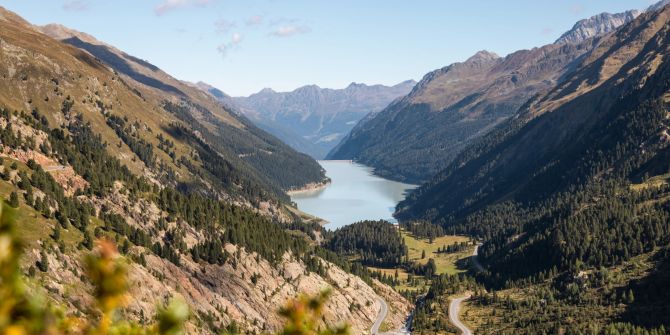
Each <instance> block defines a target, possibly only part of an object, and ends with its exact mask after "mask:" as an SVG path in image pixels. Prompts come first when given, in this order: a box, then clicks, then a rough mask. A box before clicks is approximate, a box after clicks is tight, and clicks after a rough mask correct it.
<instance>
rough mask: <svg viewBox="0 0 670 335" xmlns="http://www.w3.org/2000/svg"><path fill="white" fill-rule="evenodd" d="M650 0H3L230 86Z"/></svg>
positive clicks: (544, 27)
mask: <svg viewBox="0 0 670 335" xmlns="http://www.w3.org/2000/svg"><path fill="white" fill-rule="evenodd" d="M651 3H652V1H650V0H566V1H559V0H554V1H549V0H507V1H501V0H488V1H485V0H468V1H453V0H336V1H326V0H114V1H110V0H0V5H2V6H4V7H5V8H7V9H9V10H12V11H15V12H17V13H18V14H19V15H21V16H23V17H24V18H26V19H27V20H29V21H30V22H32V23H34V24H39V25H42V24H47V23H61V24H63V25H66V26H69V27H71V28H74V29H77V30H80V31H83V32H86V33H89V34H91V35H94V36H95V37H97V38H98V39H100V40H102V41H105V42H107V43H110V44H112V45H114V46H116V47H118V48H119V49H121V50H124V51H126V52H127V53H129V54H132V55H134V56H137V57H140V58H143V59H146V60H148V61H149V62H151V63H153V64H155V65H157V66H159V67H160V68H162V69H163V70H165V71H167V72H168V73H170V74H171V75H173V76H175V77H177V78H179V79H183V80H188V81H199V80H202V81H205V82H208V83H210V84H212V85H214V86H216V87H218V88H220V89H222V90H223V91H225V92H227V93H228V94H232V95H247V94H250V93H253V92H256V91H258V90H260V89H262V88H264V87H271V88H273V89H275V90H278V91H286V90H292V89H294V88H296V87H299V86H303V85H306V84H317V85H319V86H321V87H332V88H341V87H345V86H346V85H348V84H349V83H351V82H364V83H368V84H377V83H381V84H394V83H397V82H400V81H403V80H406V79H416V80H418V79H420V78H421V77H422V76H423V75H424V74H425V73H427V72H429V71H431V70H434V69H436V68H440V67H442V66H445V65H448V64H450V63H453V62H457V61H462V60H464V59H466V58H467V57H468V56H470V55H472V54H473V53H475V52H476V51H478V50H482V49H487V50H490V51H494V52H496V53H498V54H499V55H506V54H508V53H510V52H513V51H515V50H519V49H526V48H532V47H534V46H540V45H543V44H547V43H550V42H552V41H553V40H555V39H556V38H557V37H558V36H560V35H561V33H562V32H564V31H565V30H568V29H569V28H570V27H572V25H573V24H574V23H575V22H576V21H578V20H579V19H582V18H586V17H589V16H591V15H594V14H597V13H600V12H604V11H607V12H620V11H623V10H627V9H642V8H645V7H647V6H648V5H650V4H651Z"/></svg>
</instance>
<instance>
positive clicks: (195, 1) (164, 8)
mask: <svg viewBox="0 0 670 335" xmlns="http://www.w3.org/2000/svg"><path fill="white" fill-rule="evenodd" d="M212 2H214V0H163V2H161V4H159V5H158V6H156V8H155V9H154V12H155V13H156V15H158V16H160V15H163V14H165V13H167V12H169V11H171V10H175V9H179V8H185V7H191V6H200V7H204V6H207V5H209V4H210V3H212Z"/></svg>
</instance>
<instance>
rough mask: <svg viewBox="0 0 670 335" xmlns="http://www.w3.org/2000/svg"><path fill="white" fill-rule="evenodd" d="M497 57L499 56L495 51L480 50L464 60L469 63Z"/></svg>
mask: <svg viewBox="0 0 670 335" xmlns="http://www.w3.org/2000/svg"><path fill="white" fill-rule="evenodd" d="M498 58H500V56H498V54H496V53H495V52H492V51H488V50H480V51H477V53H475V54H474V55H472V56H470V58H468V59H467V60H466V61H465V62H466V63H471V62H475V61H492V60H496V59H498Z"/></svg>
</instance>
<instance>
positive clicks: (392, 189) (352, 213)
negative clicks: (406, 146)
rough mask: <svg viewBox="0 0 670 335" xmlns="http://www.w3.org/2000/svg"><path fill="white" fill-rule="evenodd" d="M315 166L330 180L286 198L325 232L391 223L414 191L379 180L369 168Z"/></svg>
mask: <svg viewBox="0 0 670 335" xmlns="http://www.w3.org/2000/svg"><path fill="white" fill-rule="evenodd" d="M318 162H319V164H321V166H322V167H323V168H324V170H325V171H326V175H327V176H328V178H330V180H329V181H328V182H321V183H313V184H310V185H307V186H306V187H303V188H302V189H300V190H292V191H291V192H290V193H289V195H290V196H291V201H292V202H293V203H295V204H296V206H297V207H298V208H299V210H300V211H302V212H304V213H308V214H310V215H311V216H314V217H318V218H321V219H322V220H323V222H321V224H322V225H323V226H324V228H326V229H328V230H336V229H338V228H341V227H344V226H346V225H349V224H352V223H355V222H359V221H363V220H388V221H390V222H394V221H396V220H395V218H393V212H394V211H395V206H396V205H397V204H398V202H400V201H401V200H403V199H404V198H405V196H406V192H407V191H408V190H409V189H413V188H415V187H416V186H415V185H410V184H404V183H399V182H396V181H392V180H388V179H384V178H383V177H379V176H377V175H375V174H374V170H373V169H372V168H371V167H368V166H365V165H363V164H359V163H356V162H352V161H346V160H345V161H341V160H340V161H330V160H321V161H318ZM326 222H327V223H326Z"/></svg>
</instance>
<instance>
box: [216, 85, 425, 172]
mask: <svg viewBox="0 0 670 335" xmlns="http://www.w3.org/2000/svg"><path fill="white" fill-rule="evenodd" d="M415 84H416V82H414V81H412V80H408V81H405V82H402V83H400V84H397V85H394V86H390V87H389V86H384V85H371V86H369V85H365V84H357V83H351V84H350V85H349V86H347V87H346V88H344V89H329V88H320V87H318V86H316V85H309V86H303V87H300V88H298V89H295V90H294V91H291V92H275V91H273V90H272V89H263V90H261V91H260V92H258V93H255V94H252V95H250V96H248V97H235V98H232V99H228V102H229V103H232V104H233V105H235V106H238V107H239V109H240V111H241V113H242V114H244V115H245V116H247V117H248V118H249V119H251V120H252V121H253V122H254V123H256V124H257V125H258V126H259V127H261V128H263V129H265V130H266V131H268V132H269V133H271V134H273V135H275V136H277V137H278V138H280V139H282V140H283V141H284V142H286V143H287V144H289V145H291V146H292V147H293V148H294V149H296V150H298V151H301V152H304V153H307V154H309V155H311V156H312V157H314V158H317V159H321V158H323V157H325V155H326V154H327V153H328V151H330V150H331V149H332V148H333V147H334V146H335V145H336V144H337V143H339V141H340V140H341V139H342V138H343V137H344V136H345V135H346V134H347V133H348V132H349V131H350V130H351V128H353V127H354V126H355V125H356V123H357V122H358V121H359V120H361V119H362V118H363V117H365V116H366V115H368V114H370V113H375V112H378V111H380V110H382V109H383V108H384V107H386V106H387V105H388V104H389V103H391V102H392V101H393V100H395V99H396V98H398V97H400V96H403V95H405V94H407V93H408V92H409V91H410V90H411V89H412V87H413V86H414V85H415ZM210 92H211V90H210ZM224 101H225V99H224Z"/></svg>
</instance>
